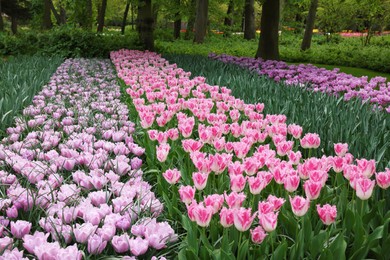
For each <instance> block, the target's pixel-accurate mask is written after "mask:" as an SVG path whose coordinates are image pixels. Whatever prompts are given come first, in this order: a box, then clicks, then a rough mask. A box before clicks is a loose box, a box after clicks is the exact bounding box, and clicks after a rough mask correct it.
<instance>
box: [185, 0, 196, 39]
mask: <svg viewBox="0 0 390 260" xmlns="http://www.w3.org/2000/svg"><path fill="white" fill-rule="evenodd" d="M195 10H196V0H191V2H190V5H189V15H188V21H187V28H186V33H185V34H184V39H186V40H189V39H191V35H192V31H193V30H194V24H195V14H196V12H195Z"/></svg>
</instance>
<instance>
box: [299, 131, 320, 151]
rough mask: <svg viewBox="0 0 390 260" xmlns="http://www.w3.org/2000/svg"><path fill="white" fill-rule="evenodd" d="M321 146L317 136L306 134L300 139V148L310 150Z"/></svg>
mask: <svg viewBox="0 0 390 260" xmlns="http://www.w3.org/2000/svg"><path fill="white" fill-rule="evenodd" d="M320 144H321V139H320V137H319V135H318V134H313V133H307V134H305V136H304V137H303V138H302V139H301V146H302V148H307V149H312V148H318V147H319V146H320Z"/></svg>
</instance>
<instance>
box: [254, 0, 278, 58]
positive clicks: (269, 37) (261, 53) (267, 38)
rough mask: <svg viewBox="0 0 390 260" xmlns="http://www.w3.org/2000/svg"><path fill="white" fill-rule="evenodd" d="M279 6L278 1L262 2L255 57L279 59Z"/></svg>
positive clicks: (268, 0)
mask: <svg viewBox="0 0 390 260" xmlns="http://www.w3.org/2000/svg"><path fill="white" fill-rule="evenodd" d="M279 7H280V2H279V1H275V0H266V1H265V2H264V3H263V6H262V15H261V24H260V31H261V33H260V40H259V47H258V49H257V52H256V56H255V57H256V58H258V57H260V58H262V59H264V60H279Z"/></svg>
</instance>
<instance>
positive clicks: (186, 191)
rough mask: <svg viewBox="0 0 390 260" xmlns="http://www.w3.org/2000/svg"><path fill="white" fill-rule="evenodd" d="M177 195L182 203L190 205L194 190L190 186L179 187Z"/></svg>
mask: <svg viewBox="0 0 390 260" xmlns="http://www.w3.org/2000/svg"><path fill="white" fill-rule="evenodd" d="M179 195H180V199H181V201H182V202H184V203H185V204H190V203H191V202H192V200H193V199H194V197H195V189H194V188H193V187H191V186H180V188H179Z"/></svg>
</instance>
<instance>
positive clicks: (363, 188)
mask: <svg viewBox="0 0 390 260" xmlns="http://www.w3.org/2000/svg"><path fill="white" fill-rule="evenodd" d="M354 184H355V190H356V196H358V197H359V198H360V199H361V200H367V199H368V198H370V197H371V195H372V191H373V190H374V187H375V181H374V180H370V179H368V178H366V177H357V178H356V180H354Z"/></svg>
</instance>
